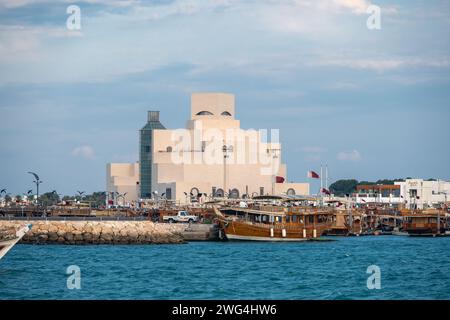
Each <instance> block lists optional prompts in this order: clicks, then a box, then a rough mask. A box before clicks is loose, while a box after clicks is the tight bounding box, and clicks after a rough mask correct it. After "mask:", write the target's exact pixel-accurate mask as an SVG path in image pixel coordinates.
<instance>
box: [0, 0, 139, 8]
mask: <svg viewBox="0 0 450 320" xmlns="http://www.w3.org/2000/svg"><path fill="white" fill-rule="evenodd" d="M63 2H65V3H67V4H68V5H69V4H74V1H73V0H64V1H63ZM45 3H51V0H2V2H1V3H0V7H4V8H19V7H24V6H28V5H34V4H45ZM82 3H88V4H102V5H108V6H113V7H127V6H131V5H133V4H137V3H138V0H78V1H76V3H75V4H82Z"/></svg>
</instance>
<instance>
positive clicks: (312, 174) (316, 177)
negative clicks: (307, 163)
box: [308, 171, 320, 179]
mask: <svg viewBox="0 0 450 320" xmlns="http://www.w3.org/2000/svg"><path fill="white" fill-rule="evenodd" d="M308 178H312V179H320V176H319V175H318V174H317V173H315V172H314V171H308Z"/></svg>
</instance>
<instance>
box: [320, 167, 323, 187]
mask: <svg viewBox="0 0 450 320" xmlns="http://www.w3.org/2000/svg"><path fill="white" fill-rule="evenodd" d="M322 188H323V166H320V194H322Z"/></svg>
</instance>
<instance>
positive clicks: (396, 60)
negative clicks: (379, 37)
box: [312, 56, 450, 72]
mask: <svg viewBox="0 0 450 320" xmlns="http://www.w3.org/2000/svg"><path fill="white" fill-rule="evenodd" d="M312 65H316V66H320V65H323V66H338V67H346V68H351V69H359V70H374V71H380V72H382V71H387V70H394V69H399V68H402V67H430V68H448V67H450V58H449V57H446V56H442V57H435V58H431V57H430V58H417V57H415V58H412V57H393V58H387V59H379V58H365V59H357V58H332V59H326V58H325V59H323V60H321V61H320V62H317V63H313V64H312Z"/></svg>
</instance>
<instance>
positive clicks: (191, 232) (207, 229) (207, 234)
mask: <svg viewBox="0 0 450 320" xmlns="http://www.w3.org/2000/svg"><path fill="white" fill-rule="evenodd" d="M182 236H183V239H184V240H186V241H217V240H219V227H218V226H217V225H216V224H191V225H187V227H186V229H185V230H184V231H183V232H182Z"/></svg>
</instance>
